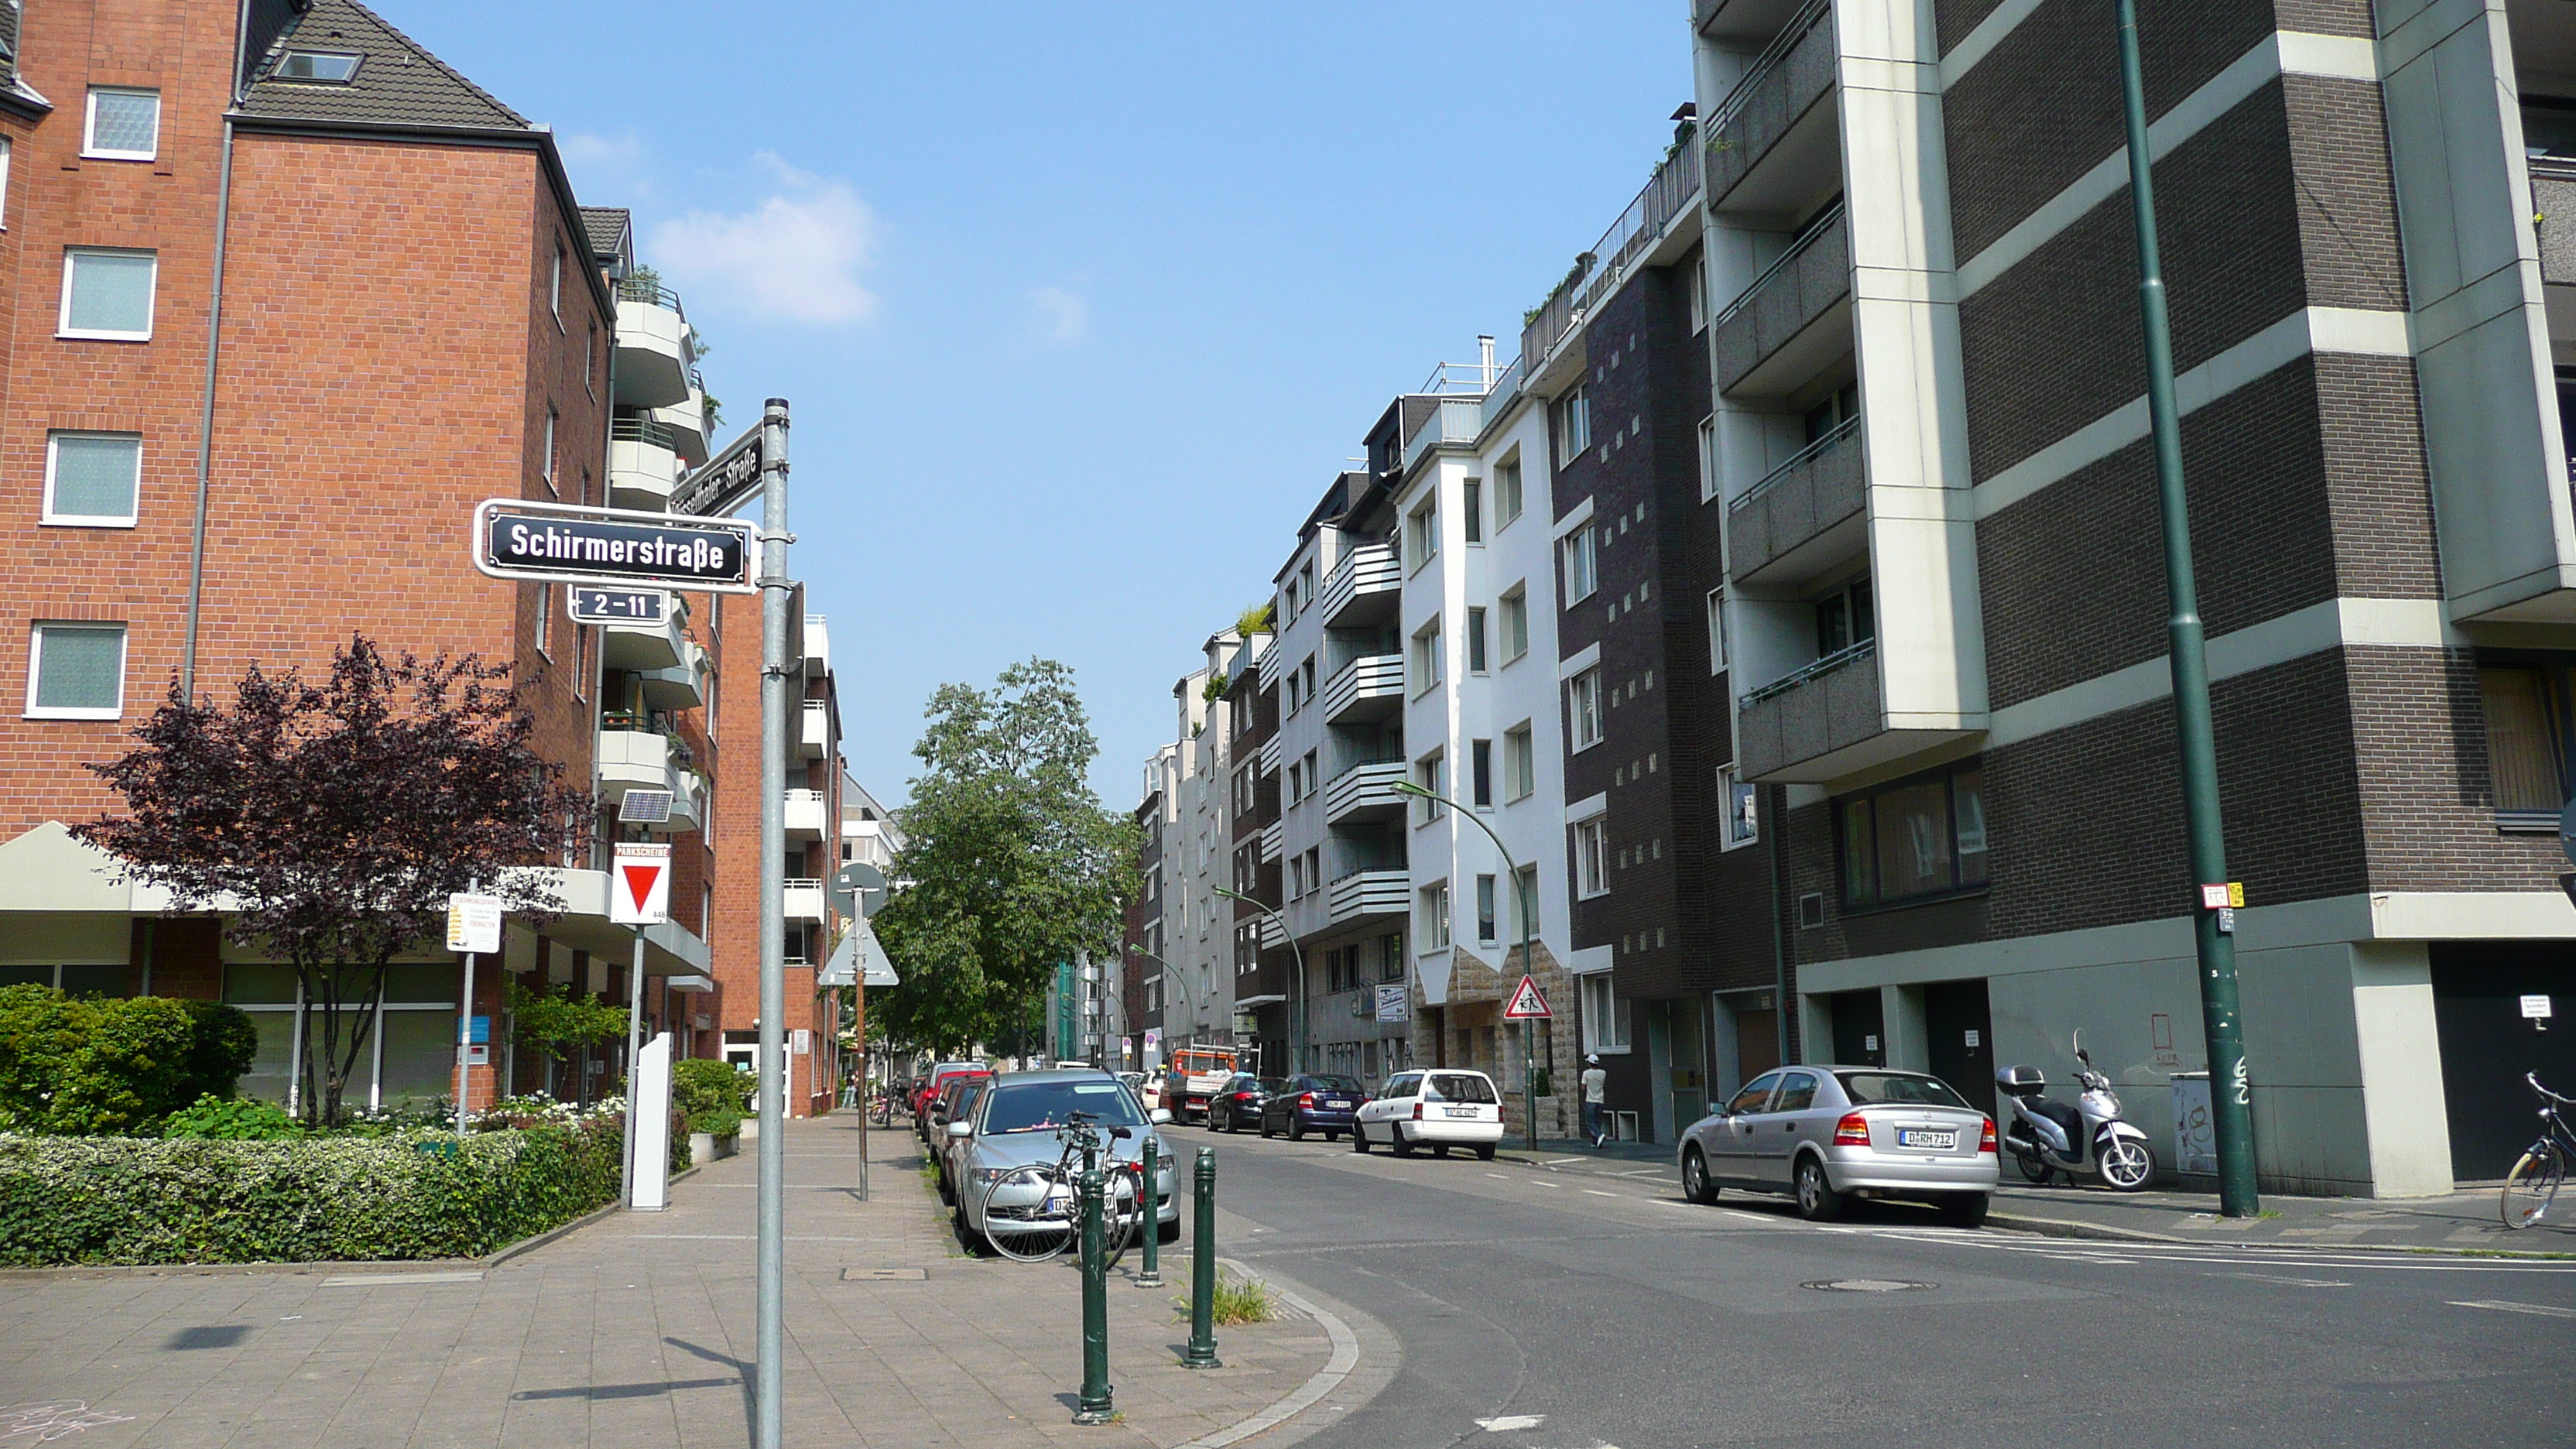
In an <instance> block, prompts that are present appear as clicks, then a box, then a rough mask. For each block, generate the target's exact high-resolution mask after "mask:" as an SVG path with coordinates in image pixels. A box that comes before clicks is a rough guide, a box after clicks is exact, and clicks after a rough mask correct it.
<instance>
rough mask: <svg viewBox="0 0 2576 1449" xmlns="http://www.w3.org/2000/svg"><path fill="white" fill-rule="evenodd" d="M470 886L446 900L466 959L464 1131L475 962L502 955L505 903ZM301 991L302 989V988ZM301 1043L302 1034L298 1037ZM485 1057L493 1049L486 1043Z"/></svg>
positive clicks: (455, 941) (461, 1050)
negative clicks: (503, 908)
mask: <svg viewBox="0 0 2576 1449" xmlns="http://www.w3.org/2000/svg"><path fill="white" fill-rule="evenodd" d="M482 884H483V883H482V882H481V881H479V880H477V881H473V882H470V883H469V884H468V886H467V888H466V890H465V892H464V893H463V894H461V895H452V896H449V897H448V898H447V949H448V950H450V951H456V952H460V953H462V954H463V955H464V957H465V992H464V995H462V996H460V997H459V998H458V1001H459V1003H460V1005H461V1006H462V1009H461V1010H460V1011H458V1012H457V1014H456V1015H457V1020H456V1130H457V1131H459V1132H462V1131H464V1130H465V1088H466V1084H467V1083H468V1082H469V1081H471V1080H472V1078H471V1076H470V1074H469V1070H468V1069H469V1068H471V1067H472V1065H473V1062H474V961H475V958H476V957H478V956H492V955H498V954H500V950H501V915H502V903H501V899H500V898H499V897H498V896H486V895H476V894H475V893H474V892H475V891H476V890H477V889H479V888H480V887H481V886H482ZM299 990H300V988H299ZM298 1037H299V1040H300V1038H301V1033H298ZM483 1050H484V1053H485V1055H487V1056H488V1055H490V1053H491V1050H492V1048H491V1047H490V1045H489V1044H488V1043H487V1044H486V1045H485V1046H484V1048H483Z"/></svg>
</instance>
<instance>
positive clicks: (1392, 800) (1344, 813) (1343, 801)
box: [1324, 760, 1405, 825]
mask: <svg viewBox="0 0 2576 1449" xmlns="http://www.w3.org/2000/svg"><path fill="white" fill-rule="evenodd" d="M1404 770H1405V765H1404V761H1402V760H1373V761H1370V762H1369V763H1366V764H1360V765H1353V766H1351V767H1350V768H1349V769H1347V770H1344V771H1343V772H1341V773H1340V774H1338V775H1335V776H1334V777H1333V781H1332V783H1331V784H1329V785H1326V786H1325V787H1324V819H1325V820H1326V821H1327V822H1328V823H1330V824H1334V825H1349V824H1355V823H1357V822H1359V821H1363V820H1394V819H1397V818H1399V817H1401V816H1402V815H1403V814H1404V797H1403V796H1402V795H1399V794H1397V793H1395V787H1396V786H1397V785H1399V784H1401V783H1403V780H1404Z"/></svg>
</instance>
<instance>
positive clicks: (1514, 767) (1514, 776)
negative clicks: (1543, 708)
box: [1503, 720, 1538, 805]
mask: <svg viewBox="0 0 2576 1449" xmlns="http://www.w3.org/2000/svg"><path fill="white" fill-rule="evenodd" d="M1537 788H1538V750H1537V748H1536V746H1535V745H1534V744H1533V743H1532V739H1531V734H1530V726H1529V721H1527V720H1523V721H1521V722H1520V723H1519V724H1516V725H1514V726H1512V727H1511V728H1510V729H1507V730H1505V731H1503V803H1504V804H1506V805H1508V804H1510V803H1511V802H1513V801H1515V800H1526V799H1528V798H1529V796H1530V792H1531V791H1532V790H1535V789H1537Z"/></svg>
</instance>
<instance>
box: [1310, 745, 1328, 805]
mask: <svg viewBox="0 0 2576 1449" xmlns="http://www.w3.org/2000/svg"><path fill="white" fill-rule="evenodd" d="M1323 788H1324V759H1323V752H1322V751H1320V750H1308V751H1307V752H1306V793H1307V794H1309V795H1312V794H1314V793H1315V792H1316V791H1318V790H1321V789H1323Z"/></svg>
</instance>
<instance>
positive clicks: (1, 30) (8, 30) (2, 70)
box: [0, 0, 18, 80]
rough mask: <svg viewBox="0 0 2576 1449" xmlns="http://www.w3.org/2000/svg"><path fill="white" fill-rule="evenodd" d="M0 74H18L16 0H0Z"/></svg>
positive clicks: (15, 77)
mask: <svg viewBox="0 0 2576 1449" xmlns="http://www.w3.org/2000/svg"><path fill="white" fill-rule="evenodd" d="M0 75H6V76H7V77H8V78H9V79H12V80H15V79H17V76H18V0H0Z"/></svg>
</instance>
